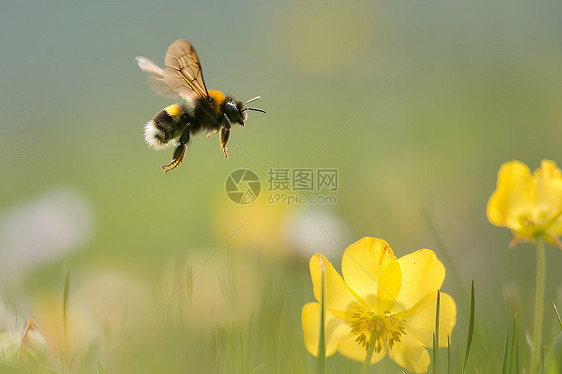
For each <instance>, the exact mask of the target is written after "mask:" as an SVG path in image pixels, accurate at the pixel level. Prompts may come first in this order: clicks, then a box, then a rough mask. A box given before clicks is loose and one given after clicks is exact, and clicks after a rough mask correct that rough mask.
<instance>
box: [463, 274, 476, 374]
mask: <svg viewBox="0 0 562 374" xmlns="http://www.w3.org/2000/svg"><path fill="white" fill-rule="evenodd" d="M473 334H474V278H473V279H472V285H471V286H470V317H469V321H468V336H467V338H466V350H465V352H464V362H463V364H462V372H463V373H464V372H465V369H466V362H467V361H468V355H469V354H470V347H471V345H472V336H473Z"/></svg>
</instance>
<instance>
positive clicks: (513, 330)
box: [507, 313, 517, 373]
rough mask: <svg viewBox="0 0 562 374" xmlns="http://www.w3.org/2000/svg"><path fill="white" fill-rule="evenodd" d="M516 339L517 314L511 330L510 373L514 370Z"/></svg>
mask: <svg viewBox="0 0 562 374" xmlns="http://www.w3.org/2000/svg"><path fill="white" fill-rule="evenodd" d="M515 339H517V313H515V316H514V317H513V328H512V329H511V345H510V347H509V366H508V371H507V372H508V373H511V372H512V369H513V356H514V355H515Z"/></svg>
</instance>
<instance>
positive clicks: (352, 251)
mask: <svg viewBox="0 0 562 374" xmlns="http://www.w3.org/2000/svg"><path fill="white" fill-rule="evenodd" d="M395 260H396V256H394V253H393V252H392V249H391V248H390V246H389V245H388V243H387V242H385V241H384V240H381V239H375V238H363V239H361V240H359V241H357V242H355V243H353V244H352V245H350V246H349V247H348V248H347V249H346V250H345V253H344V254H343V258H342V264H341V267H342V274H343V277H344V279H345V283H346V284H347V285H348V286H349V287H350V288H351V289H352V290H353V291H354V292H355V293H357V294H358V295H359V296H360V297H361V298H363V299H368V298H370V297H368V296H369V295H371V296H372V295H375V294H376V292H377V288H378V285H379V284H378V282H379V278H380V275H381V273H382V271H383V270H384V268H385V267H386V266H388V264H390V263H392V262H393V261H395Z"/></svg>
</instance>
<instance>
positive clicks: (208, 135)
mask: <svg viewBox="0 0 562 374" xmlns="http://www.w3.org/2000/svg"><path fill="white" fill-rule="evenodd" d="M217 132H219V130H215V131H213V132H210V133H208V134H207V139H209V138H210V137H211V136H213V135H215V134H216V133H217Z"/></svg>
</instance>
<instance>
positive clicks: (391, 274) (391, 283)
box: [375, 261, 402, 314]
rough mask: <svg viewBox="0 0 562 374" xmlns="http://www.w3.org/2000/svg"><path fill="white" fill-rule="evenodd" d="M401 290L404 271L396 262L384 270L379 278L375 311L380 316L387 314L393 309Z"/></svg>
mask: <svg viewBox="0 0 562 374" xmlns="http://www.w3.org/2000/svg"><path fill="white" fill-rule="evenodd" d="M401 288H402V269H401V268H400V263H399V262H398V261H394V262H392V263H390V264H389V265H388V266H387V267H386V268H385V269H384V270H383V272H382V274H381V277H380V278H379V285H378V288H377V296H378V300H377V305H376V309H375V310H376V312H377V313H378V314H386V313H387V312H386V311H389V310H392V309H393V306H394V305H395V304H396V301H397V299H398V294H399V292H400V289H401Z"/></svg>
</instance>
